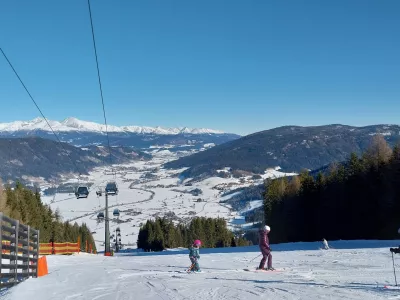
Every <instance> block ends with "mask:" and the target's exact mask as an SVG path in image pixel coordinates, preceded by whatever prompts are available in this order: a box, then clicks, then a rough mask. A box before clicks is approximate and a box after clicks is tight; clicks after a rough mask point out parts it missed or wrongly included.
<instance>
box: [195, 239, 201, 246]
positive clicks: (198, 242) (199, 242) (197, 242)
mask: <svg viewBox="0 0 400 300" xmlns="http://www.w3.org/2000/svg"><path fill="white" fill-rule="evenodd" d="M193 245H195V246H201V241H200V240H195V241H194V242H193Z"/></svg>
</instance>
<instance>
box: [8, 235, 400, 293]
mask: <svg viewBox="0 0 400 300" xmlns="http://www.w3.org/2000/svg"><path fill="white" fill-rule="evenodd" d="M397 242H398V241H352V242H347V241H338V242H332V245H334V246H335V248H336V249H331V250H328V251H325V250H317V249H318V246H319V243H292V244H281V245H274V248H276V249H282V251H275V252H273V260H274V267H276V268H278V269H280V270H281V271H280V272H265V273H256V272H246V271H244V270H243V269H244V268H246V267H247V265H249V262H250V261H251V260H252V259H253V258H254V257H255V256H256V255H258V249H257V247H256V246H253V247H244V248H225V249H211V250H210V249H201V251H200V253H201V259H200V266H201V268H202V273H196V274H192V273H191V274H188V273H186V271H185V270H186V268H187V267H188V266H189V264H190V261H189V258H188V254H187V253H185V254H182V252H181V251H166V252H163V253H162V254H163V255H159V254H157V253H142V254H137V253H136V254H132V255H129V254H123V255H122V254H121V255H117V256H114V257H107V258H106V257H103V256H101V255H75V256H69V257H68V256H49V257H48V265H49V272H50V274H49V275H47V276H44V277H41V278H35V279H29V280H27V281H25V282H23V283H21V284H19V285H18V286H16V287H14V288H12V289H10V290H9V291H8V292H7V293H5V295H3V298H2V299H5V300H9V299H15V300H25V299H29V298H32V296H33V297H34V298H35V299H41V300H50V299H51V300H58V299H60V300H61V299H63V300H66V299H77V300H81V299H92V300H93V299H96V300H103V299H104V300H105V299H109V300H121V299H124V300H125V299H126V300H130V299H148V300H153V299H154V300H156V299H164V300H167V299H171V300H180V299H194V298H195V299H199V300H201V299H207V300H208V299H218V300H219V299H246V300H249V299H261V298H262V299H367V300H370V299H371V300H372V299H374V300H375V299H377V300H379V299H399V297H400V291H399V290H388V289H384V288H383V286H384V285H394V279H393V269H392V261H391V255H390V252H389V250H388V248H387V247H388V246H389V245H390V244H396V243H397ZM352 247H353V248H354V249H351V248H352ZM374 247H377V248H374ZM305 248H308V249H309V250H299V249H305ZM340 248H347V249H340ZM311 249H315V250H311ZM217 251H220V252H225V253H211V252H217ZM240 251H244V252H240ZM186 252H187V251H186ZM397 259H398V261H397V262H396V266H397V267H399V264H400V258H397ZM258 263H259V259H256V260H254V261H253V262H252V263H250V268H253V267H254V268H255V267H256V265H257V264H258Z"/></svg>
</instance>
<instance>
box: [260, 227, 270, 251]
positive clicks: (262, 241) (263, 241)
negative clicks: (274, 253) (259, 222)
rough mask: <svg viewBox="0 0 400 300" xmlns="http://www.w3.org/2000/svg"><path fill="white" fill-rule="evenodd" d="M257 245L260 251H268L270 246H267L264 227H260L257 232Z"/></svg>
mask: <svg viewBox="0 0 400 300" xmlns="http://www.w3.org/2000/svg"><path fill="white" fill-rule="evenodd" d="M258 245H259V246H260V250H261V252H263V253H265V252H269V251H270V250H271V248H270V247H269V239H268V233H267V232H266V231H265V230H264V229H260V231H259V232H258Z"/></svg>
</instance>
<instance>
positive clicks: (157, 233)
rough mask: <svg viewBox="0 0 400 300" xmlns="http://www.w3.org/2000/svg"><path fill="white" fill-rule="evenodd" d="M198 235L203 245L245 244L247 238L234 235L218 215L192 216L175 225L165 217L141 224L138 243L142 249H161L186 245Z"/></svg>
mask: <svg viewBox="0 0 400 300" xmlns="http://www.w3.org/2000/svg"><path fill="white" fill-rule="evenodd" d="M196 239H199V240H201V241H202V243H203V244H202V246H203V247H206V248H221V247H236V246H247V245H249V242H248V241H246V240H245V239H243V238H242V237H235V236H234V234H233V233H232V232H231V231H229V230H228V228H227V226H226V221H225V220H224V219H221V218H217V219H213V218H204V217H201V218H194V219H193V220H192V221H191V222H190V224H189V225H183V224H179V225H175V224H174V223H173V222H172V221H170V220H167V219H165V218H163V219H161V218H157V219H156V220H154V221H153V220H148V221H147V222H146V224H145V225H143V226H142V227H141V228H140V231H139V236H138V242H137V247H138V248H139V249H143V250H144V251H162V250H164V249H167V248H177V247H189V246H190V245H192V243H193V241H194V240H196Z"/></svg>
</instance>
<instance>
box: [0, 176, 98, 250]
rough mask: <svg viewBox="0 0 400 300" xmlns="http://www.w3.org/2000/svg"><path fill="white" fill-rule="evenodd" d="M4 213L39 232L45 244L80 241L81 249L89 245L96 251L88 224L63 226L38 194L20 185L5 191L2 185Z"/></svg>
mask: <svg viewBox="0 0 400 300" xmlns="http://www.w3.org/2000/svg"><path fill="white" fill-rule="evenodd" d="M0 211H1V212H3V213H4V214H5V215H6V216H8V217H10V218H13V219H16V220H19V221H20V222H21V223H23V224H26V225H30V226H31V227H33V228H35V229H39V230H40V235H39V238H40V242H41V243H48V242H50V241H54V242H77V241H78V238H80V241H81V247H84V246H85V244H86V241H87V242H88V245H91V246H92V249H93V250H95V249H96V245H95V242H94V239H93V236H92V234H91V232H90V230H89V228H88V227H87V226H86V224H82V225H78V224H77V223H76V222H75V223H74V224H70V223H69V222H62V220H61V216H60V214H59V212H58V211H55V212H54V211H52V210H51V208H50V207H49V206H47V205H44V204H43V203H42V201H41V199H40V194H39V193H38V192H32V191H31V190H29V189H26V188H25V187H24V186H22V185H21V184H20V183H17V184H16V187H15V188H14V189H11V188H10V187H5V188H3V186H2V184H1V183H0Z"/></svg>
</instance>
